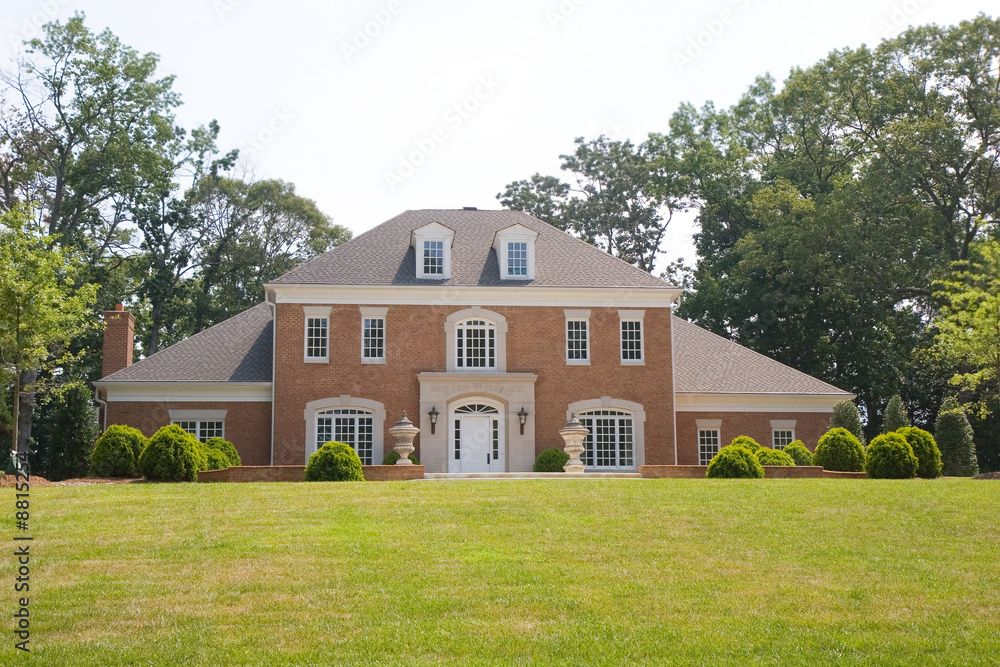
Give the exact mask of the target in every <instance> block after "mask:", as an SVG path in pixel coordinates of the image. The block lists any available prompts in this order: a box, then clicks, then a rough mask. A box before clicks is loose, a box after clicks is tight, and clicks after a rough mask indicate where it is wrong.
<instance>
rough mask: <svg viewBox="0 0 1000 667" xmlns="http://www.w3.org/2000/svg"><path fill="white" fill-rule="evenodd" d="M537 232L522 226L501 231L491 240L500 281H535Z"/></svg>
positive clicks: (514, 226) (518, 225)
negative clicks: (498, 267) (498, 266)
mask: <svg viewBox="0 0 1000 667" xmlns="http://www.w3.org/2000/svg"><path fill="white" fill-rule="evenodd" d="M537 236H538V232H536V231H535V230H533V229H528V228H527V227H525V226H524V225H521V224H517V225H512V226H511V227H508V228H506V229H501V230H500V231H499V232H497V233H496V236H495V237H494V239H493V249H494V250H496V253H497V263H498V264H499V265H500V278H501V280H534V279H535V238H536V237H537Z"/></svg>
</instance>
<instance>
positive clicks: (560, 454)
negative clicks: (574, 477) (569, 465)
mask: <svg viewBox="0 0 1000 667" xmlns="http://www.w3.org/2000/svg"><path fill="white" fill-rule="evenodd" d="M567 461H569V454H567V453H566V452H564V451H563V450H561V449H559V448H557V447H553V448H552V449H546V450H545V451H544V452H542V453H541V454H539V455H538V458H537V459H535V465H533V466H531V469H532V470H533V471H535V472H564V470H563V466H565V465H566V462H567Z"/></svg>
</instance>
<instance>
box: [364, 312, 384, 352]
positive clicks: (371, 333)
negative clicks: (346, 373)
mask: <svg viewBox="0 0 1000 667" xmlns="http://www.w3.org/2000/svg"><path fill="white" fill-rule="evenodd" d="M387 310H388V309H387V308H385V307H381V308H371V307H363V308H361V363H363V364H384V363H385V320H386V317H385V316H386V311H387Z"/></svg>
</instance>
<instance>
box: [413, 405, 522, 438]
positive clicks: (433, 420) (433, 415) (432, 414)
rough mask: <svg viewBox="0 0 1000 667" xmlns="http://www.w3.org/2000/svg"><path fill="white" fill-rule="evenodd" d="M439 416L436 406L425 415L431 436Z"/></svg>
mask: <svg viewBox="0 0 1000 667" xmlns="http://www.w3.org/2000/svg"><path fill="white" fill-rule="evenodd" d="M439 414H441V413H440V412H438V411H437V406H436V405H435V406H432V407H431V411H430V412H428V413H427V416H428V417H430V418H431V435H434V427H435V426H437V423H438V415H439ZM522 428H523V427H522Z"/></svg>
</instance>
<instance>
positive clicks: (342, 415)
mask: <svg viewBox="0 0 1000 667" xmlns="http://www.w3.org/2000/svg"><path fill="white" fill-rule="evenodd" d="M374 433H375V420H374V416H373V415H372V413H371V412H369V411H368V410H357V409H354V408H338V409H334V410H324V411H323V412H318V413H316V449H319V448H320V447H322V446H323V445H325V444H326V443H328V442H330V441H331V440H332V441H334V442H343V443H346V444H348V445H350V446H351V447H352V448H353V449H354V451H355V452H357V453H358V458H360V459H361V463H362V464H363V465H366V466H370V465H374V463H373V458H372V455H373V453H374V447H373V444H374Z"/></svg>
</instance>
